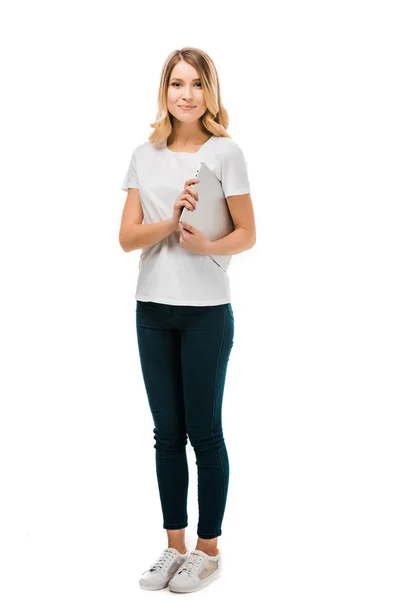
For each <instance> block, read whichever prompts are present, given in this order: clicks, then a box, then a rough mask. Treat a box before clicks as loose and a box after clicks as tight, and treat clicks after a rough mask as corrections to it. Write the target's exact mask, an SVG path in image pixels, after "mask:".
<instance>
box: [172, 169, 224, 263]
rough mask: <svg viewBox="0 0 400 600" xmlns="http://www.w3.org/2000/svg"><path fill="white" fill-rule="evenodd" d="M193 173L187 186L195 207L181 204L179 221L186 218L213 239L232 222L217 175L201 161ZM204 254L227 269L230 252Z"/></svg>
mask: <svg viewBox="0 0 400 600" xmlns="http://www.w3.org/2000/svg"><path fill="white" fill-rule="evenodd" d="M194 177H195V178H196V179H198V180H199V183H193V184H192V185H191V186H190V187H193V188H194V189H196V190H197V192H198V198H199V199H198V201H197V202H196V210H190V209H188V208H186V206H185V207H184V208H183V210H182V214H181V217H180V219H179V222H180V223H182V221H186V222H187V223H189V224H190V225H193V227H196V229H199V230H200V231H201V232H202V233H204V235H205V236H206V238H207V239H209V240H210V241H212V242H213V241H214V240H218V239H220V238H222V237H224V236H226V235H228V233H231V232H232V231H233V230H234V229H235V226H234V224H233V221H232V217H231V214H230V212H229V208H228V204H227V202H226V199H225V196H224V192H223V189H222V185H221V182H220V180H219V179H218V177H217V176H216V175H214V173H213V172H212V171H211V169H209V168H208V167H207V165H206V164H205V163H204V162H201V163H200V166H199V168H198V169H197V172H196V175H194ZM207 256H209V257H210V258H211V259H212V260H213V261H214V262H216V263H217V265H218V266H220V267H221V268H222V269H223V270H224V271H226V270H227V268H228V266H229V263H230V261H231V258H232V256H230V255H222V254H219V255H218V254H208V255H207Z"/></svg>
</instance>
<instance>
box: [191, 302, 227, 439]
mask: <svg viewBox="0 0 400 600" xmlns="http://www.w3.org/2000/svg"><path fill="white" fill-rule="evenodd" d="M202 308H203V310H202V311H201V312H200V311H199V312H198V314H197V315H196V316H194V317H193V318H192V319H190V320H188V321H187V322H186V326H185V329H184V330H183V331H182V340H181V355H182V380H183V395H184V401H185V413H186V426H187V430H188V433H189V437H191V438H193V437H195V438H196V437H197V438H198V437H202V436H209V435H210V434H213V433H214V431H218V430H220V429H221V410H222V399H223V393H224V386H225V379H226V372H227V366H228V361H229V356H230V352H231V349H232V346H233V338H234V317H233V312H232V307H231V305H230V304H221V305H219V306H212V307H202Z"/></svg>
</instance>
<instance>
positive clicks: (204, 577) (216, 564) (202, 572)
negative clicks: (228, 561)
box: [168, 550, 221, 592]
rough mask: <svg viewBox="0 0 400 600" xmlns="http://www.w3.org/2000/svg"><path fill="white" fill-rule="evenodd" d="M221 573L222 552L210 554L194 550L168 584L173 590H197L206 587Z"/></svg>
mask: <svg viewBox="0 0 400 600" xmlns="http://www.w3.org/2000/svg"><path fill="white" fill-rule="evenodd" d="M220 574H221V553H220V551H219V550H218V554H217V555H216V556H209V555H208V554H206V553H205V552H202V551H201V550H192V552H191V553H190V556H189V558H187V560H185V562H184V564H183V565H182V566H181V567H180V569H178V571H177V572H176V574H175V575H174V576H173V577H172V579H171V581H170V582H169V584H168V588H169V589H170V591H171V592H196V591H197V590H201V589H202V588H204V587H206V585H208V584H209V583H211V582H212V581H214V580H215V579H217V577H219V576H220Z"/></svg>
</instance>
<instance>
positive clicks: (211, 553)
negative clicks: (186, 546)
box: [196, 545, 218, 556]
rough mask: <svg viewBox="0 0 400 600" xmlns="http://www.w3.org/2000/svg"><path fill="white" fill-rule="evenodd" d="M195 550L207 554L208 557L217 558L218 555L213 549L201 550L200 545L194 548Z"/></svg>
mask: <svg viewBox="0 0 400 600" xmlns="http://www.w3.org/2000/svg"><path fill="white" fill-rule="evenodd" d="M196 550H200V551H201V552H204V553H205V554H208V556H217V554H218V550H217V549H215V548H202V547H201V545H200V546H196Z"/></svg>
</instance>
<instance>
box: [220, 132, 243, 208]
mask: <svg viewBox="0 0 400 600" xmlns="http://www.w3.org/2000/svg"><path fill="white" fill-rule="evenodd" d="M221 184H222V189H223V191H224V194H225V198H227V197H228V196H237V195H239V194H247V193H249V192H250V182H249V174H248V168H247V162H246V159H245V157H244V154H243V152H242V150H241V148H240V146H238V144H237V143H236V142H233V141H232V144H230V145H229V150H228V152H224V153H223V154H222V165H221Z"/></svg>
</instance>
